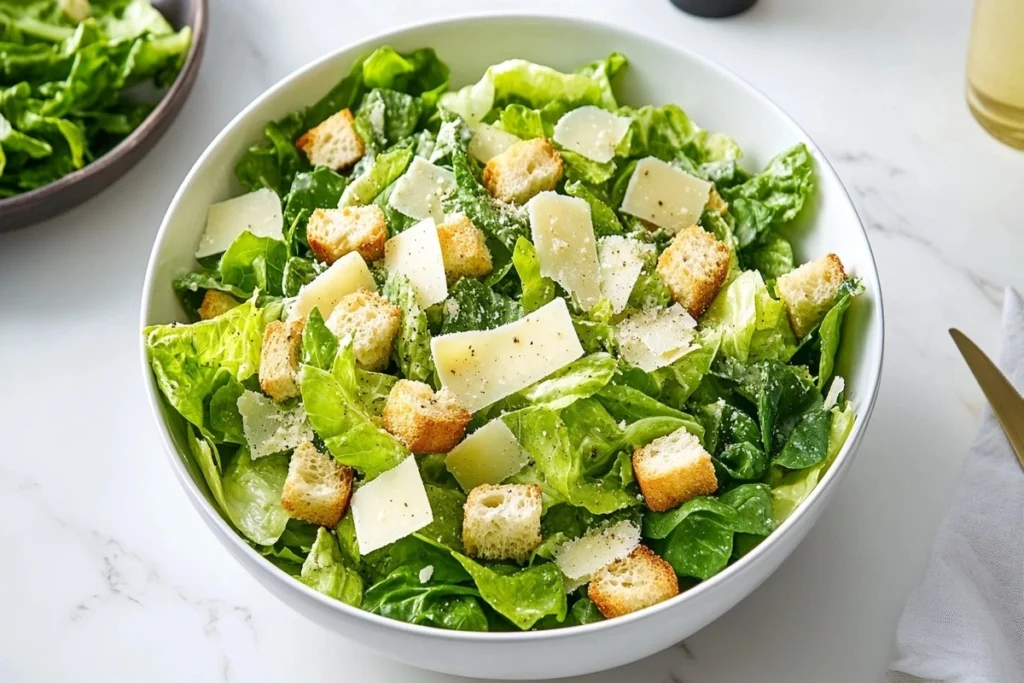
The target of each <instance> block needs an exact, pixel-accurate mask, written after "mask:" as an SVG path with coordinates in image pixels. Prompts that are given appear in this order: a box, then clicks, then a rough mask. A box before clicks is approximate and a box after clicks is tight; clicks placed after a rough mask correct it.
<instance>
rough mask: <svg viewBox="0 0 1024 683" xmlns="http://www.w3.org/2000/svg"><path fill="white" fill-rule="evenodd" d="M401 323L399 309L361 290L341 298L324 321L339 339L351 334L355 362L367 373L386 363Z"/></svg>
mask: <svg viewBox="0 0 1024 683" xmlns="http://www.w3.org/2000/svg"><path fill="white" fill-rule="evenodd" d="M401 322H402V311H401V309H399V308H398V306H395V305H394V304H392V303H391V302H390V301H388V300H387V299H385V298H384V297H382V296H381V295H379V294H377V293H376V292H371V291H368V290H365V289H360V290H358V291H356V292H353V293H351V294H349V295H347V296H344V297H342V298H341V301H339V302H338V303H337V305H336V306H335V307H334V311H333V312H332V313H331V317H330V318H328V319H327V329H329V330H330V331H331V332H333V333H334V334H335V336H337V337H338V338H339V339H342V338H344V337H345V336H346V335H351V336H352V346H353V350H354V352H355V356H356V362H357V363H359V364H360V365H362V366H363V367H364V368H366V369H367V370H380V369H382V368H383V367H384V366H385V365H387V364H388V357H389V356H390V355H391V342H393V341H394V339H395V335H396V334H398V327H399V325H400V324H401Z"/></svg>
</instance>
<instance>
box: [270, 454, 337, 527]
mask: <svg viewBox="0 0 1024 683" xmlns="http://www.w3.org/2000/svg"><path fill="white" fill-rule="evenodd" d="M353 476H354V473H353V471H352V468H351V467H346V466H344V465H342V464H341V463H339V462H337V461H336V460H335V459H334V458H332V457H331V456H329V455H325V454H323V453H321V452H320V451H318V450H317V449H316V446H314V445H313V444H312V442H310V441H304V442H303V443H301V444H299V446H298V447H297V448H296V449H295V452H294V453H293V454H292V459H291V461H290V462H289V463H288V476H287V477H286V478H285V480H284V488H283V489H281V507H283V508H284V509H285V510H287V511H288V514H289V515H291V516H292V517H295V518H296V519H304V520H306V521H307V522H312V523H313V524H319V525H320V526H327V527H331V528H332V529H333V528H334V527H336V526H337V525H338V522H340V521H341V518H342V517H343V516H344V515H345V509H346V508H347V507H348V501H349V498H351V496H352V478H353Z"/></svg>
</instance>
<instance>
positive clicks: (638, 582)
mask: <svg viewBox="0 0 1024 683" xmlns="http://www.w3.org/2000/svg"><path fill="white" fill-rule="evenodd" d="M677 595H679V579H677V578H676V572H675V570H674V569H672V565H670V564H669V563H668V562H666V561H665V560H663V559H662V558H660V557H658V556H657V555H655V554H654V552H653V551H651V549H650V548H648V547H647V546H643V545H638V546H637V547H636V549H635V550H633V552H632V553H630V554H629V556H628V557H624V558H623V559H621V560H617V561H615V562H612V563H611V564H610V565H608V566H607V567H605V568H604V569H602V570H601V571H599V572H598V573H597V575H596V576H595V577H594V578H593V580H591V582H590V585H589V586H588V587H587V596H588V597H589V598H590V599H591V600H592V601H593V603H594V606H596V607H597V609H598V611H599V612H600V613H601V615H602V616H604V618H605V619H613V618H615V617H621V616H623V615H624V614H629V613H631V612H636V611H638V610H642V609H644V608H645V607H650V606H651V605H656V604H658V603H659V602H662V601H664V600H668V599H669V598H673V597H675V596H677Z"/></svg>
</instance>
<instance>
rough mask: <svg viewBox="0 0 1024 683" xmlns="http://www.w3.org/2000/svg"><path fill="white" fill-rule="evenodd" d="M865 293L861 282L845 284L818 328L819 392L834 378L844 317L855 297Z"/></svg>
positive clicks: (849, 281) (852, 281) (854, 280)
mask: <svg viewBox="0 0 1024 683" xmlns="http://www.w3.org/2000/svg"><path fill="white" fill-rule="evenodd" d="M863 291H864V286H863V285H861V283H860V280H857V279H854V278H850V279H848V280H847V281H846V282H844V283H843V284H842V286H841V287H840V289H839V293H838V294H837V295H836V298H835V302H834V303H833V304H832V308H830V309H829V311H828V313H826V314H825V317H824V318H822V320H821V324H820V325H819V326H818V337H819V339H820V340H821V342H820V343H821V351H820V354H821V355H820V357H819V360H818V380H817V382H818V389H819V390H822V389H824V388H825V384H826V383H828V381H829V380H830V379H831V378H832V370H833V368H834V366H835V358H836V351H838V350H839V338H840V335H841V333H842V329H843V316H844V315H845V314H846V310H847V309H848V308H849V307H850V304H851V303H853V297H855V296H857V295H858V294H860V293H861V292H863Z"/></svg>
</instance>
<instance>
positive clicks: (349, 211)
mask: <svg viewBox="0 0 1024 683" xmlns="http://www.w3.org/2000/svg"><path fill="white" fill-rule="evenodd" d="M387 239H388V224H387V221H386V220H385V219H384V211H383V210H381V208H380V207H379V206H375V205H373V204H370V205H369V206H346V207H344V208H341V209H317V210H316V211H314V212H313V215H312V216H310V217H309V223H308V225H307V226H306V241H308V242H309V248H310V249H312V250H313V253H314V254H315V255H316V257H317V258H318V259H320V260H321V261H326V262H327V263H328V264H331V263H334V262H335V261H337V260H338V259H340V258H341V257H342V256H344V255H345V254H349V253H351V252H353V251H358V252H359V255H360V256H362V257H363V260H364V261H366V262H367V263H369V262H371V261H376V260H377V259H379V258H382V257H383V256H384V242H386V241H387Z"/></svg>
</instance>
